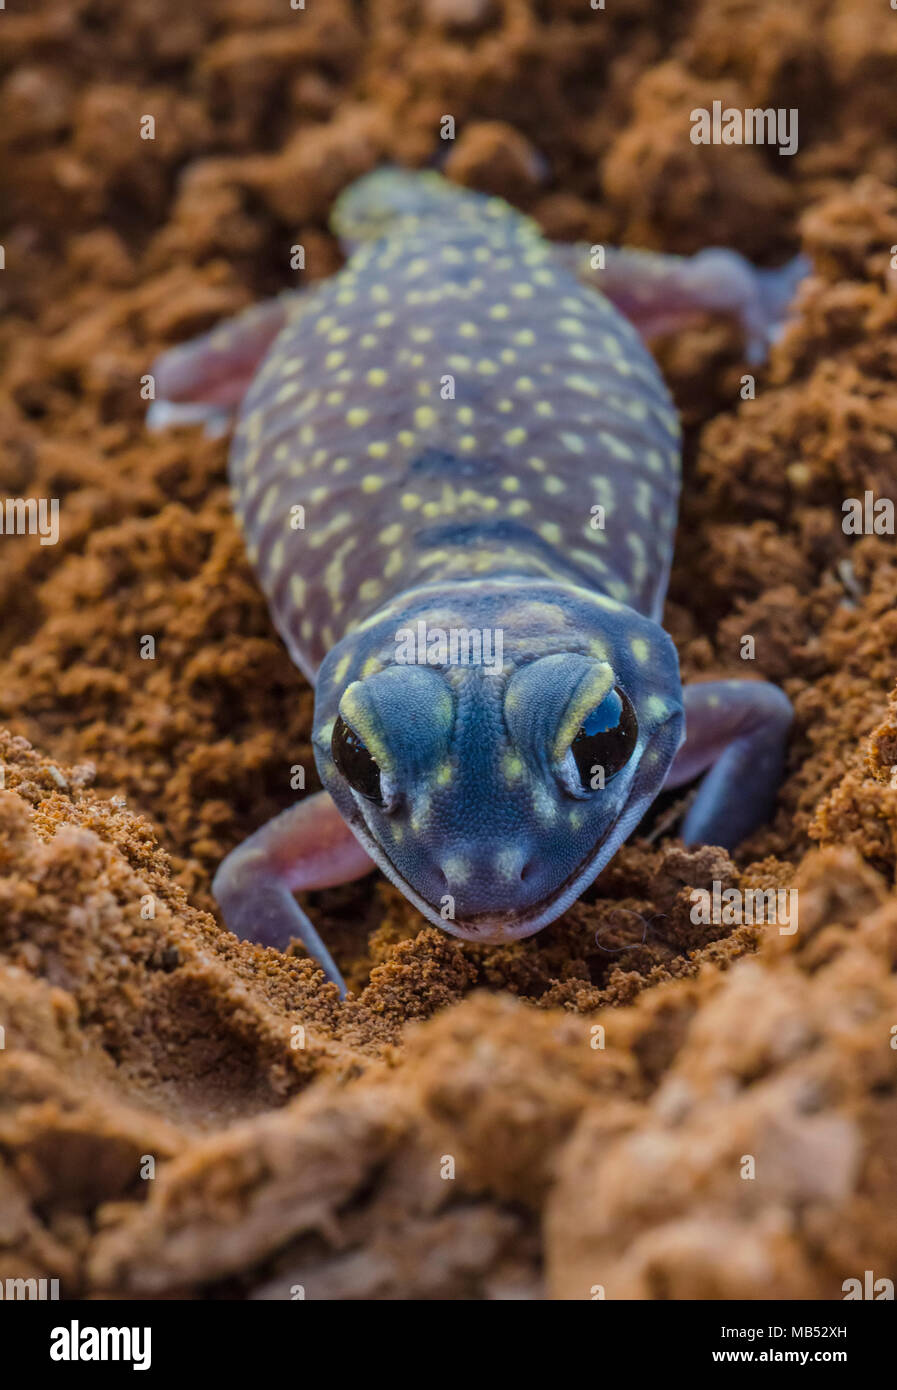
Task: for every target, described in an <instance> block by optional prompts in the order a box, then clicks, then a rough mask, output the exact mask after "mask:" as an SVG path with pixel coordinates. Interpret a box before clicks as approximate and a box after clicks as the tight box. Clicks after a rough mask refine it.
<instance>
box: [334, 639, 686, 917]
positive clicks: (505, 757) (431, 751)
mask: <svg viewBox="0 0 897 1390" xmlns="http://www.w3.org/2000/svg"><path fill="white" fill-rule="evenodd" d="M640 621H645V620H640ZM650 626H651V627H652V629H653V632H654V633H656V634H657V635H658V638H659V639H660V640H659V643H658V645H659V646H660V648H661V654H662V660H658V662H657V663H656V664H655V666H654V668H653V672H651V673H649V672H646V671H645V670H643V669H638V670H637V669H636V666H637V663H636V662H635V661H634V660H633V658H632V655H631V647H632V645H633V644H632V642H631V641H630V643H629V644H628V645H629V648H630V655H629V659H628V660H625V659H624V660H621V661H619V662H617V661H616V660H615V659H614V658H613V656H612V654H611V659H610V660H603V659H599V658H597V657H594V656H591V655H588V654H586V653H583V652H581V651H559V652H551V653H548V654H545V655H537V656H533V655H532V653H528V654H526V655H522V654H521V653H517V654H515V656H514V658H513V659H512V661H511V662H510V663H507V664H506V667H505V669H503V670H502V671H501V673H497V672H495V671H491V672H490V671H489V670H488V669H486V668H485V667H484V666H483V665H478V666H464V665H459V666H451V665H448V666H445V667H443V668H442V669H439V670H437V669H432V668H430V667H429V666H425V665H404V664H393V665H388V666H386V667H385V668H384V669H382V670H379V671H376V672H374V673H373V674H371V675H369V676H368V677H367V678H366V679H361V680H355V681H351V682H350V683H349V684H348V685H347V686H346V688H345V689H344V690H343V692H342V694H341V697H340V698H339V700H338V705H337V709H336V713H335V715H334V716H333V717H332V718H330V719H328V720H327V721H326V722H324V723H323V724H322V725H321V727H320V729H319V730H318V731H317V733H316V739H315V744H316V755H317V760H318V767H319V770H320V772H321V777H322V780H323V782H324V785H325V787H326V789H327V790H328V792H329V793H330V795H331V796H332V797H333V799H334V801H335V802H336V804H337V806H338V808H339V810H340V812H341V813H342V815H343V816H344V818H345V819H346V821H347V822H348V823H349V825H350V826H351V827H352V829H353V830H354V832H355V834H356V836H357V837H358V838H359V840H360V841H361V843H362V844H363V845H364V847H365V849H366V850H367V851H368V853H369V854H370V855H371V857H372V858H373V859H374V860H375V861H376V863H378V864H379V866H380V867H381V869H382V870H383V871H384V873H385V874H386V875H387V876H388V877H389V878H390V879H392V881H393V882H394V883H396V884H397V885H398V886H399V887H400V888H401V889H402V891H403V892H404V893H405V895H406V897H408V898H409V899H410V900H411V901H412V902H413V903H414V904H415V905H416V906H417V907H418V908H419V910H420V911H421V912H423V913H424V915H425V916H426V917H427V918H428V919H429V920H430V921H432V922H434V923H436V924H437V925H438V926H440V927H442V928H443V929H444V930H446V931H449V932H451V933H452V934H453V935H456V936H461V937H465V938H467V939H470V940H478V941H509V940H514V939H517V938H519V937H523V936H529V935H531V934H532V933H533V932H535V931H538V930H539V928H540V927H542V926H544V925H546V923H548V922H550V921H552V920H553V919H554V918H555V917H557V916H558V915H559V914H560V913H561V912H563V911H564V909H565V908H566V907H567V906H568V905H569V904H570V903H571V902H573V901H574V900H575V898H576V897H578V896H579V894H580V893H581V892H582V890H583V889H584V888H585V887H586V886H587V884H588V883H590V882H591V881H592V879H593V878H594V877H595V876H596V875H597V874H598V873H599V872H600V871H601V869H602V868H603V867H604V865H605V864H606V863H607V862H608V860H609V859H610V858H611V857H612V856H613V854H614V853H615V852H616V850H617V849H618V848H619V846H620V845H621V844H622V843H623V841H624V840H625V839H626V837H627V836H628V835H629V833H630V832H631V831H632V829H633V828H634V827H635V825H636V824H637V823H638V821H639V819H640V818H641V816H642V815H643V814H644V812H645V810H646V809H647V807H648V806H649V805H650V803H651V801H652V800H653V799H654V797H655V796H656V794H657V792H658V791H659V790H660V788H661V786H662V785H663V781H664V779H665V777H666V773H667V770H668V768H669V765H670V763H671V761H672V758H673V756H674V755H675V752H676V750H677V748H678V746H679V744H680V742H681V737H682V726H683V712H682V705H681V690H680V686H679V676H678V663H677V661H676V657H675V650H674V649H673V648H672V644H671V643H670V642H669V639H668V638H667V637H666V636H665V634H664V633H663V632H662V631H661V629H659V628H657V627H656V626H655V625H653V624H650ZM636 650H638V647H637V646H636ZM609 654H610V653H609Z"/></svg>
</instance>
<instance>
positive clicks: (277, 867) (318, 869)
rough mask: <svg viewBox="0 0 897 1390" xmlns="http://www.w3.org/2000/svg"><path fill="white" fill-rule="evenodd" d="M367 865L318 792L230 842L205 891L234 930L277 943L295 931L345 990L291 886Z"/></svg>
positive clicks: (341, 879) (351, 873)
mask: <svg viewBox="0 0 897 1390" xmlns="http://www.w3.org/2000/svg"><path fill="white" fill-rule="evenodd" d="M373 867H374V864H373V860H372V859H371V858H370V857H369V856H368V855H367V854H366V853H365V851H364V850H363V849H362V847H361V845H360V844H359V842H358V840H356V838H355V836H354V835H353V834H352V831H351V830H350V829H349V827H348V825H346V822H345V821H344V820H343V818H342V816H341V815H340V813H339V811H338V810H337V809H336V806H335V805H334V803H333V801H332V800H331V798H330V797H329V796H328V795H327V793H326V792H319V793H318V794H317V795H316V796H312V797H309V799H308V800H307V801H300V802H298V803H297V804H296V805H295V806H291V807H290V808H289V810H286V811H282V812H281V813H280V815H279V816H275V817H274V818H273V820H269V821H268V822H267V824H265V825H263V826H262V827H261V828H260V829H259V830H256V831H255V833H254V834H252V835H250V836H249V838H248V839H247V840H244V841H243V843H242V844H241V845H238V846H237V848H236V849H235V850H232V851H231V853H230V854H229V855H228V856H227V858H226V859H224V860H223V861H222V863H221V864H220V865H219V868H218V872H217V873H216V874H215V877H214V879H213V880H212V892H213V894H214V895H215V899H216V901H217V903H218V906H219V907H220V909H221V915H222V917H223V918H224V921H225V923H226V924H227V926H228V927H229V929H230V930H231V931H232V932H233V933H234V934H235V935H236V936H239V937H242V938H243V940H245V941H255V942H258V944H259V945H261V946H274V947H276V949H277V950H280V951H282V950H284V949H285V948H286V947H287V946H288V945H289V944H290V942H291V941H292V940H293V938H294V937H298V938H299V940H300V941H301V942H302V944H303V945H304V946H305V949H306V950H307V951H308V953H309V955H310V956H311V957H312V958H313V959H314V960H316V961H317V963H318V964H319V965H320V966H321V968H322V969H323V971H324V974H325V975H326V976H327V978H328V979H329V980H333V982H334V983H335V984H336V986H337V987H338V989H339V992H340V997H344V996H345V993H346V986H345V983H344V981H343V977H342V975H341V974H340V972H339V970H338V969H337V967H336V965H335V964H334V962H333V959H332V957H331V955H330V952H329V951H328V950H327V947H326V946H325V945H324V943H323V941H322V940H321V938H320V936H319V935H318V933H317V931H316V930H315V928H314V927H313V925H312V923H311V921H310V920H309V918H308V917H307V916H306V914H305V913H304V912H303V911H302V909H301V907H300V906H299V904H298V903H297V902H296V900H295V898H294V897H293V893H294V892H297V891H299V890H301V889H314V888H332V887H334V886H335V885H336V884H340V883H349V882H351V880H352V879H356V878H362V877H363V876H364V875H365V874H366V873H369V872H370V870H371V869H372V868H373Z"/></svg>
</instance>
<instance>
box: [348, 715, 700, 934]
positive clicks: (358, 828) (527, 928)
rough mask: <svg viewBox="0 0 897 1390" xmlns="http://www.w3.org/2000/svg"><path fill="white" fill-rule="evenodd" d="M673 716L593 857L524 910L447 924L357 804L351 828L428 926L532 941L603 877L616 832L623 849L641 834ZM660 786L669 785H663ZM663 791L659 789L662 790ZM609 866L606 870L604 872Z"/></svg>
mask: <svg viewBox="0 0 897 1390" xmlns="http://www.w3.org/2000/svg"><path fill="white" fill-rule="evenodd" d="M672 719H673V717H672V716H671V718H670V719H666V720H664V722H663V723H662V724H660V725H659V726H658V727H657V728H656V729H655V730H654V732H653V734H652V736H651V738H650V739H649V740H648V742H647V743H646V745H645V747H644V748H643V750H642V754H641V757H640V759H639V765H638V766H637V767H636V769H635V771H634V774H633V777H632V783H631V785H630V787H629V791H628V794H627V796H626V799H625V800H624V802H623V804H622V806H621V807H620V810H619V812H618V813H617V815H616V816H615V817H614V819H613V821H612V822H611V823H610V824H609V825H608V827H607V829H606V830H605V831H604V833H603V834H602V835H601V837H600V838H599V839H598V840H596V841H595V843H594V844H593V845H592V846H591V847H590V849H589V851H588V853H587V854H585V855H584V856H583V857H582V859H580V860H579V862H578V863H577V864H576V866H575V867H574V868H573V869H571V871H570V872H569V873H568V874H567V876H566V877H565V878H564V879H563V881H562V882H561V883H560V884H558V886H557V887H556V888H555V889H553V890H552V891H551V892H550V893H547V894H546V895H545V896H544V897H542V898H540V899H539V901H538V902H535V903H532V904H530V905H529V906H527V907H524V908H522V909H514V908H510V909H508V911H507V912H484V913H472V914H470V915H469V916H466V917H457V918H449V919H446V918H445V917H443V915H442V913H441V912H440V909H439V908H438V907H436V906H435V905H434V904H433V903H431V902H430V901H428V899H426V898H424V897H423V896H422V895H421V894H420V893H418V891H417V890H416V889H415V888H414V887H413V886H412V885H411V884H410V883H409V882H408V881H407V879H406V878H405V876H404V874H402V872H401V871H400V870H399V869H398V868H397V867H396V865H395V864H394V863H393V861H392V859H391V858H390V856H389V855H388V854H387V852H386V850H385V849H384V848H383V846H382V845H381V844H380V842H379V841H378V840H377V839H376V838H375V836H374V835H373V834H372V833H371V831H370V830H369V828H368V826H367V823H366V822H365V819H364V816H363V815H362V814H361V813H360V811H359V809H358V807H357V805H356V807H355V813H354V815H353V816H352V818H351V821H350V824H351V826H352V828H353V830H354V831H355V833H356V835H357V836H358V838H359V840H360V841H361V843H362V845H363V846H364V848H365V849H366V850H367V852H368V854H369V855H370V857H371V858H372V859H373V861H374V863H375V864H376V865H377V866H378V868H379V869H380V870H381V871H382V872H383V873H384V874H385V875H386V877H387V878H388V879H389V880H390V882H391V883H394V884H395V885H396V887H397V888H398V889H399V890H400V891H401V892H402V893H404V895H405V897H406V898H407V899H408V901H409V902H410V903H412V904H413V905H414V907H416V908H417V910H418V912H420V913H421V914H422V916H424V917H425V918H426V919H427V921H428V922H432V923H433V925H434V926H437V927H440V928H441V929H442V930H443V931H446V932H448V933H449V934H450V935H452V936H457V937H461V938H462V939H464V940H467V941H478V942H480V943H482V944H489V943H500V942H510V941H516V940H519V939H521V938H523V937H527V936H532V935H533V934H534V933H535V932H537V931H540V930H541V928H542V927H546V926H548V924H549V923H550V922H553V921H555V920H556V919H557V918H558V917H559V916H560V915H561V913H562V912H565V911H566V909H567V908H568V907H569V906H570V905H571V903H573V902H575V901H576V899H577V898H578V896H579V894H580V893H581V892H582V891H583V889H585V888H586V887H588V884H589V883H590V882H591V881H592V879H593V878H595V877H596V876H597V873H598V872H599V870H597V869H596V870H594V872H592V869H593V866H594V864H595V861H596V860H597V859H598V857H599V856H600V854H601V852H602V850H603V849H604V847H605V845H606V844H607V842H608V840H609V839H611V837H612V836H613V834H614V832H615V831H617V830H618V829H619V828H620V827H621V826H622V835H621V838H620V842H619V843H620V844H621V845H622V844H623V843H624V841H625V840H626V839H627V837H628V836H629V834H631V832H632V831H633V830H634V829H635V826H636V825H637V824H638V821H639V820H640V819H641V817H642V816H643V815H644V813H645V811H646V810H647V808H648V805H649V804H650V801H651V800H653V796H652V797H648V796H646V795H645V793H644V779H643V778H641V777H640V775H639V774H640V772H641V770H642V765H643V763H644V759H645V755H646V754H647V753H648V751H649V749H651V748H652V747H653V746H655V744H656V742H657V741H658V739H661V738H662V736H663V733H664V731H665V730H666V729H667V727H668V725H669V724H670V723H671V722H672ZM674 752H675V749H673V750H672V752H671V755H670V756H669V757H668V758H667V759H666V763H667V767H668V766H669V764H670V762H672V753H674ZM660 785H661V786H662V785H663V781H662V780H661V783H660ZM658 790H659V788H658ZM603 867H604V866H603V865H602V868H603Z"/></svg>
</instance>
